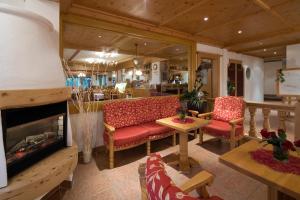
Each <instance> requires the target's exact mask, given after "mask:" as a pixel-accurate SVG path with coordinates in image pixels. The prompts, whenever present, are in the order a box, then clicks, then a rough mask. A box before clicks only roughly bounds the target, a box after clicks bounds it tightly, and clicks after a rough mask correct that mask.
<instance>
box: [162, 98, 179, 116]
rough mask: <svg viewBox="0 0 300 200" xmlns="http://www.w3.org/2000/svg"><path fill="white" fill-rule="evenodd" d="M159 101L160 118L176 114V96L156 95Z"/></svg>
mask: <svg viewBox="0 0 300 200" xmlns="http://www.w3.org/2000/svg"><path fill="white" fill-rule="evenodd" d="M158 98H161V101H160V112H161V116H160V118H166V117H172V116H174V115H176V114H177V109H178V108H179V107H180V102H179V98H178V96H165V97H158Z"/></svg>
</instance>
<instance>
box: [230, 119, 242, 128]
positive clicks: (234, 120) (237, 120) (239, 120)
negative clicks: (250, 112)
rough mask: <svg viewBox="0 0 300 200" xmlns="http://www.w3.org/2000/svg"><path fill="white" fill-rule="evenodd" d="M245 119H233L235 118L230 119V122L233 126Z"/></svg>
mask: <svg viewBox="0 0 300 200" xmlns="http://www.w3.org/2000/svg"><path fill="white" fill-rule="evenodd" d="M243 120H244V118H239V119H233V120H231V121H229V124H230V125H231V126H235V125H236V124H237V123H240V122H242V121H243Z"/></svg>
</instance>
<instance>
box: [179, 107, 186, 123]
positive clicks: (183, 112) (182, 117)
mask: <svg viewBox="0 0 300 200" xmlns="http://www.w3.org/2000/svg"><path fill="white" fill-rule="evenodd" d="M177 113H178V116H179V119H180V120H181V121H182V122H185V120H186V115H187V110H186V109H185V108H183V107H180V108H178V109H177Z"/></svg>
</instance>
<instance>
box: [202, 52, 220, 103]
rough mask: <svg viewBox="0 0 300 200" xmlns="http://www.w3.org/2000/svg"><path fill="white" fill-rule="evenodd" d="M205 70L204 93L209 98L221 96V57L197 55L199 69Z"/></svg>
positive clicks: (207, 54)
mask: <svg viewBox="0 0 300 200" xmlns="http://www.w3.org/2000/svg"><path fill="white" fill-rule="evenodd" d="M199 67H201V68H203V73H202V74H203V79H202V83H203V87H202V91H205V92H206V93H207V97H208V98H214V97H218V96H220V56H219V55H217V54H209V53H203V52H198V53H197V68H199Z"/></svg>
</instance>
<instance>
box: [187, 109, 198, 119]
mask: <svg viewBox="0 0 300 200" xmlns="http://www.w3.org/2000/svg"><path fill="white" fill-rule="evenodd" d="M188 112H189V113H191V114H192V116H193V117H197V115H198V114H199V112H198V111H196V110H188Z"/></svg>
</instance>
